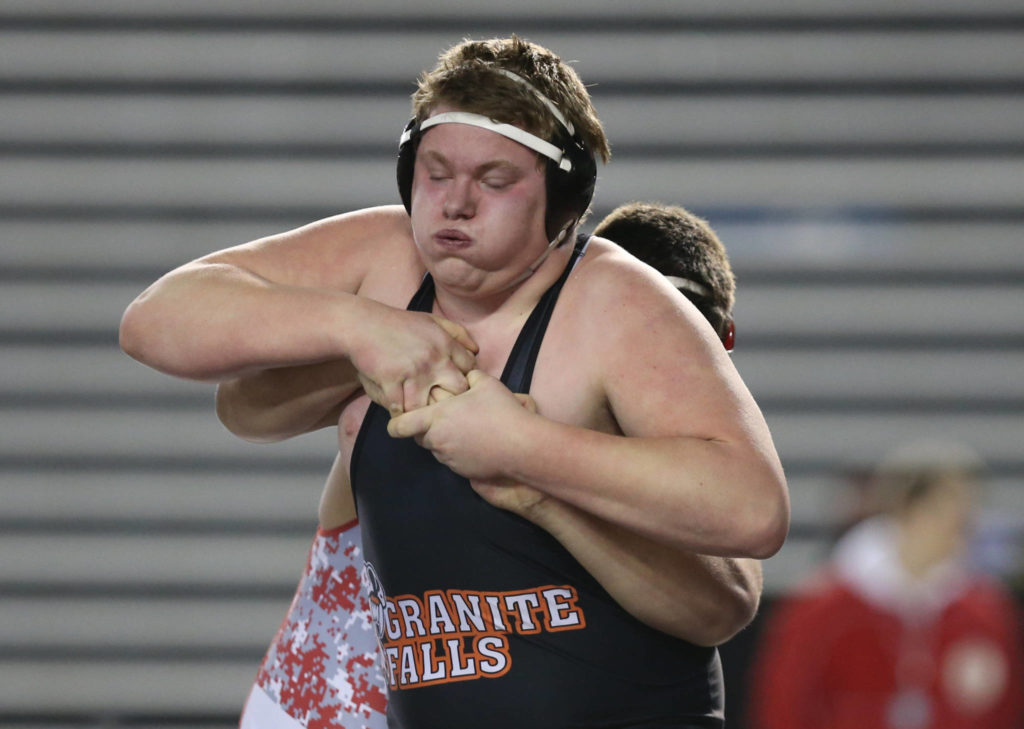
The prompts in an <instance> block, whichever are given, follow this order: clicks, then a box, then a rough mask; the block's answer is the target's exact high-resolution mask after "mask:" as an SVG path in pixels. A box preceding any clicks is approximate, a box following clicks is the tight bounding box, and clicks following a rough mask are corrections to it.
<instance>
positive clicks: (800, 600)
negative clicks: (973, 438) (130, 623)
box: [750, 443, 1022, 729]
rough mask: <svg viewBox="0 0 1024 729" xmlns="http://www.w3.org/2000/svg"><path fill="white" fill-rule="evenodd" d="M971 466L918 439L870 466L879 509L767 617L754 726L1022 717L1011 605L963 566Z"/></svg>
mask: <svg viewBox="0 0 1024 729" xmlns="http://www.w3.org/2000/svg"><path fill="white" fill-rule="evenodd" d="M981 470H982V464H981V462H980V460H979V459H978V458H977V456H976V455H975V454H974V453H973V452H971V451H969V450H967V449H965V448H963V447H961V446H959V445H955V444H938V443H932V444H915V445H912V446H908V447H905V448H902V449H899V450H898V451H896V452H894V453H893V454H891V455H890V456H889V457H887V458H886V459H885V460H884V461H883V462H882V463H881V464H880V465H879V467H878V468H877V470H876V471H875V474H874V478H873V479H872V481H871V486H870V488H869V492H868V493H869V494H870V496H871V498H872V499H873V507H874V508H873V509H872V511H876V512H877V514H876V515H874V516H870V517H868V518H866V519H864V521H862V522H861V523H859V524H857V525H856V526H854V527H853V528H851V529H850V530H849V531H848V532H847V533H846V534H844V535H843V537H842V538H841V539H840V540H839V542H838V544H837V545H836V548H835V550H834V553H833V555H832V558H831V560H830V561H829V563H828V564H827V565H826V566H825V567H824V569H822V570H821V572H820V573H819V574H817V575H815V576H814V577H813V578H812V579H811V580H809V582H808V583H807V584H805V585H804V586H802V588H801V589H800V590H798V591H797V593H796V594H794V595H793V596H791V597H789V598H787V599H784V600H783V601H781V603H780V606H779V607H778V608H777V611H776V612H775V613H774V614H772V615H771V616H769V617H768V619H767V623H766V627H765V632H764V635H763V637H762V639H761V640H762V642H761V645H760V646H759V650H758V653H757V657H756V659H755V662H754V665H753V668H752V674H751V679H752V686H751V691H752V700H751V703H750V710H751V717H750V718H751V726H752V727H753V729H846V728H850V729H853V728H856V729H975V728H977V729H982V728H984V729H1004V728H1005V729H1009V728H1010V727H1019V726H1020V724H1019V723H1018V722H1019V720H1020V718H1021V708H1022V666H1021V656H1020V650H1021V644H1020V635H1019V632H1018V630H1019V629H1018V614H1017V606H1016V605H1015V603H1014V602H1013V600H1012V599H1011V597H1010V595H1009V593H1008V592H1007V590H1006V589H1005V588H1004V587H1003V586H1002V585H1001V584H1000V583H999V582H998V581H996V580H995V579H994V578H991V577H988V576H986V575H983V574H981V573H977V572H974V571H972V570H971V569H970V568H969V567H968V566H967V561H966V559H965V558H964V557H965V551H966V545H967V541H968V539H969V537H970V531H971V522H972V516H973V509H974V505H975V502H976V491H977V488H978V486H979V482H980V475H981Z"/></svg>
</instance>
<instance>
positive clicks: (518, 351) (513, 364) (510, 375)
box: [501, 236, 590, 393]
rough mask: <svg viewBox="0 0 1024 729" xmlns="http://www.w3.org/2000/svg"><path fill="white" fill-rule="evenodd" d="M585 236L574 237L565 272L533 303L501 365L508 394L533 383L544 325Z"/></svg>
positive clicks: (579, 255) (584, 244)
mask: <svg viewBox="0 0 1024 729" xmlns="http://www.w3.org/2000/svg"><path fill="white" fill-rule="evenodd" d="M589 242H590V237H589V236H577V238H576V246H575V248H573V252H572V256H570V258H569V262H568V263H567V264H566V266H565V270H564V271H563V272H562V275H561V276H560V277H559V279H558V280H557V281H555V282H554V283H553V284H551V287H550V288H548V290H547V291H545V292H544V295H543V296H542V297H541V298H540V301H538V302H537V305H536V306H535V307H534V308H533V311H532V312H531V313H530V318H529V319H527V320H526V324H524V325H523V329H522V331H520V332H519V337H518V338H517V339H516V343H515V345H514V346H513V347H512V352H511V353H510V354H509V356H508V361H507V362H506V363H505V370H504V372H502V373H501V381H502V382H504V383H505V385H506V386H507V387H508V389H510V390H512V392H523V393H525V392H529V391H530V382H531V381H532V380H533V367H534V365H535V364H536V362H537V353H538V352H540V345H541V342H542V341H544V332H546V331H547V328H548V322H549V321H550V320H551V313H552V312H553V311H554V310H555V303H556V302H557V301H558V295H559V294H560V293H561V291H562V286H564V285H565V282H566V281H567V280H568V279H569V274H570V273H572V270H573V269H574V268H575V267H576V264H577V263H578V262H579V260H580V258H582V257H583V254H584V252H586V249H587V244H588V243H589Z"/></svg>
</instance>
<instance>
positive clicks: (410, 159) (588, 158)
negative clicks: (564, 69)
mask: <svg viewBox="0 0 1024 729" xmlns="http://www.w3.org/2000/svg"><path fill="white" fill-rule="evenodd" d="M422 135H423V130H422V129H421V128H420V122H418V121H417V120H416V119H415V118H413V119H410V120H409V123H408V124H406V125H405V130H404V131H403V133H402V139H401V142H400V144H399V147H398V164H397V167H396V177H397V181H398V194H399V195H400V196H401V198H402V204H403V205H405V209H406V211H407V212H409V213H411V212H412V178H413V170H414V168H415V165H416V150H417V149H418V148H419V143H420V139H421V138H422ZM553 144H554V145H555V146H556V147H557V148H558V149H559V150H561V153H562V157H563V160H566V161H567V162H568V164H566V162H565V161H563V162H562V164H561V165H560V164H559V162H556V161H555V160H553V159H550V158H546V166H547V167H546V187H547V210H546V213H545V221H544V227H545V233H546V235H547V238H548V240H554V239H555V238H556V237H557V236H558V234H559V233H560V232H561V231H562V229H563V228H565V226H566V224H568V223H569V222H570V221H572V220H576V221H578V220H579V219H580V217H581V216H582V215H583V213H585V212H586V210H587V208H588V207H589V206H590V201H591V199H592V198H593V197H594V186H595V184H596V183H597V162H596V161H595V160H594V155H592V154H591V153H590V150H589V149H588V148H587V145H586V143H585V142H584V141H583V139H582V138H581V137H580V136H579V134H572V135H570V134H569V133H568V131H567V130H565V129H562V128H560V134H559V135H558V138H557V139H555V140H554V141H553ZM566 166H568V167H569V169H568V170H566V169H564V167H566Z"/></svg>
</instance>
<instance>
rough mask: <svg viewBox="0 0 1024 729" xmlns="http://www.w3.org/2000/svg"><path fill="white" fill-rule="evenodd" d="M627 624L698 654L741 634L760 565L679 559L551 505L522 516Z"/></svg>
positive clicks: (686, 555) (684, 555) (754, 600)
mask: <svg viewBox="0 0 1024 729" xmlns="http://www.w3.org/2000/svg"><path fill="white" fill-rule="evenodd" d="M527 516H528V518H530V519H531V521H533V522H534V523H536V524H537V525H538V526H540V527H542V528H543V529H545V530H547V531H548V532H550V533H551V535H552V536H554V537H555V538H556V539H557V540H558V541H559V542H560V543H561V544H562V546H564V547H565V548H566V549H567V550H568V551H569V552H570V553H571V554H572V555H573V556H574V557H575V558H576V559H577V560H578V561H579V562H580V564H582V565H583V567H584V568H586V570H587V571H588V572H590V574H591V575H593V576H594V578H595V579H596V580H597V581H598V582H600V583H601V585H602V586H603V587H604V588H605V589H606V590H607V591H608V593H609V594H610V595H611V596H612V597H613V598H614V599H615V600H616V602H618V603H619V605H621V606H622V607H623V609H625V610H626V611H627V612H629V613H630V614H631V615H633V617H635V618H636V619H638V620H640V621H641V622H643V623H645V624H647V625H649V626H651V627H652V628H655V629H656V630H660V631H662V632H665V633H668V634H670V635H673V636H675V637H677V638H682V639H683V640H687V641H689V642H691V643H695V644H697V645H704V646H712V645H719V644H721V643H724V642H725V641H727V640H729V639H730V638H731V637H732V636H734V635H735V634H736V633H738V632H739V631H740V630H742V629H743V628H744V627H746V626H747V625H748V624H749V623H750V621H751V620H752V619H753V617H754V614H755V613H756V612H757V606H758V603H759V600H760V596H761V588H762V579H761V563H760V562H759V561H757V560H753V559H733V558H729V557H711V556H707V555H700V554H695V553H693V552H683V551H680V550H677V549H673V548H671V547H667V546H665V545H663V544H659V543H658V542H655V541H653V540H650V539H647V538H645V537H642V536H640V535H638V534H635V533H633V532H629V531H628V530H626V529H623V528H622V527H618V526H615V525H613V524H609V523H608V522H605V521H602V520H600V519H597V518H595V517H593V516H591V515H589V514H587V513H585V512H583V511H581V510H579V509H577V508H576V507H573V506H570V505H569V504H566V503H564V502H559V501H556V500H554V499H546V500H544V501H542V502H541V503H539V504H538V505H537V506H536V507H535V508H534V509H532V510H531V512H530V513H529V514H528V515H527Z"/></svg>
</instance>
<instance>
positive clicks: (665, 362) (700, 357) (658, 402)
mask: <svg viewBox="0 0 1024 729" xmlns="http://www.w3.org/2000/svg"><path fill="white" fill-rule="evenodd" d="M570 281H572V284H571V285H567V286H566V294H569V296H570V297H571V304H572V305H571V307H567V308H566V309H567V311H568V312H570V313H569V314H568V315H569V316H570V317H571V318H572V322H571V326H572V327H573V329H574V331H575V335H574V336H576V337H577V338H578V341H577V345H576V346H577V347H578V350H577V351H579V352H581V353H582V352H586V356H587V358H588V359H589V361H590V364H589V365H588V371H589V373H590V375H589V376H590V377H591V379H592V381H593V384H592V388H593V389H596V390H597V391H599V392H600V393H601V396H602V397H603V398H605V399H606V401H607V404H608V407H609V409H610V411H611V412H612V413H613V415H614V418H615V421H616V423H617V424H618V426H619V428H620V429H621V430H622V431H623V432H624V433H626V434H630V435H667V434H691V435H700V436H704V435H706V436H708V437H714V436H716V435H718V434H719V433H720V432H721V424H720V423H718V422H715V421H717V418H716V417H715V416H714V412H715V411H717V410H718V409H719V408H721V407H722V405H723V404H725V403H728V404H729V405H732V406H734V407H735V406H736V405H737V404H738V402H737V400H744V401H745V400H746V399H747V398H748V397H749V395H748V394H747V393H746V391H745V388H744V386H743V385H742V382H741V381H740V380H739V376H738V375H737V374H736V372H735V369H734V368H733V367H732V363H731V361H730V360H729V357H728V355H727V354H726V353H725V350H724V348H723V347H722V345H721V343H720V342H719V341H718V338H717V336H716V335H715V333H714V331H713V330H712V329H711V327H710V325H708V324H707V322H706V321H705V320H704V318H703V317H702V316H701V315H700V313H699V312H698V311H697V309H696V308H695V307H694V306H693V305H692V304H691V303H690V302H689V301H688V300H687V299H686V297H684V296H683V295H682V294H680V293H679V292H678V291H676V290H675V289H674V288H673V287H672V286H671V284H669V283H668V282H667V281H666V280H665V279H664V278H663V277H662V276H661V274H659V273H658V272H657V271H655V270H654V269H653V268H651V267H650V266H647V265H646V264H644V263H642V262H641V261H639V260H637V259H636V258H634V257H633V256H631V255H630V254H628V253H626V252H625V251H624V250H623V249H621V248H620V247H619V246H617V245H615V244H614V243H611V242H609V241H606V240H604V239H601V238H594V239H592V240H591V244H590V247H589V249H588V251H587V255H586V256H585V258H584V259H583V261H582V262H581V263H580V265H579V266H578V268H577V270H576V271H575V272H574V274H573V277H572V278H571V279H570Z"/></svg>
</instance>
